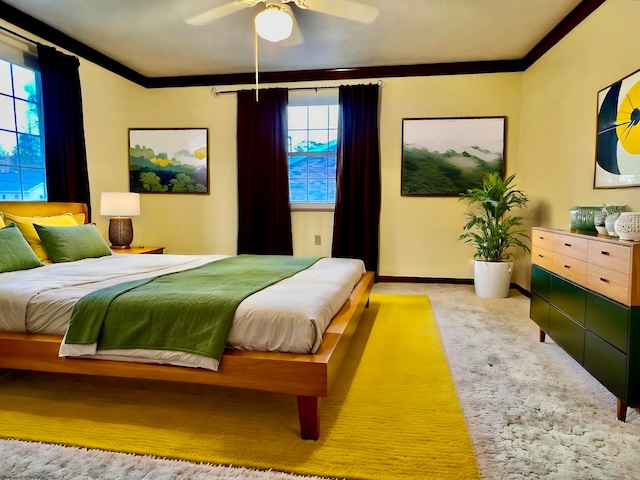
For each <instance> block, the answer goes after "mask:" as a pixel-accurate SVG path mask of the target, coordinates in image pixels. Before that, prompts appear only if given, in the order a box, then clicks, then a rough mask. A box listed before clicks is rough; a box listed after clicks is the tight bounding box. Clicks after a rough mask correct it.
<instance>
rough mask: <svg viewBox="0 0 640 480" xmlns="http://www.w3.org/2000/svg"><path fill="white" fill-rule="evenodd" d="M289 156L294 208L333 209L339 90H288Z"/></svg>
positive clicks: (290, 194) (291, 198) (290, 193)
mask: <svg viewBox="0 0 640 480" xmlns="http://www.w3.org/2000/svg"><path fill="white" fill-rule="evenodd" d="M287 114H288V159H289V199H290V201H291V208H292V209H294V210H296V209H332V208H333V207H334V205H335V200H336V150H337V143H338V94H337V89H336V90H335V91H333V90H330V91H323V92H322V94H318V93H315V94H314V93H309V92H308V91H304V92H302V91H300V92H296V91H291V92H289V106H288V110H287Z"/></svg>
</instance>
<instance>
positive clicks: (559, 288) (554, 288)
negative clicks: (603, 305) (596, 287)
mask: <svg viewBox="0 0 640 480" xmlns="http://www.w3.org/2000/svg"><path fill="white" fill-rule="evenodd" d="M586 296H587V291H586V290H585V289H584V288H582V287H580V286H578V285H576V284H575V283H571V282H567V281H566V280H565V279H563V278H560V277H558V276H557V275H552V276H551V291H550V292H549V303H550V304H552V305H554V306H555V307H557V309H558V310H562V311H563V312H564V313H566V314H567V315H568V316H569V317H571V318H572V319H573V320H575V321H576V322H578V323H579V324H581V325H584V313H585V304H586V302H585V299H586Z"/></svg>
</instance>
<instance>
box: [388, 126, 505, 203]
mask: <svg viewBox="0 0 640 480" xmlns="http://www.w3.org/2000/svg"><path fill="white" fill-rule="evenodd" d="M505 133H506V117H460V118H404V119H403V120H402V172H401V187H400V190H401V195H403V196H459V195H461V194H463V193H466V191H467V190H468V189H470V188H476V187H479V186H481V185H482V179H483V177H484V176H485V175H486V174H488V173H494V172H498V173H500V174H501V175H503V176H504V155H505Z"/></svg>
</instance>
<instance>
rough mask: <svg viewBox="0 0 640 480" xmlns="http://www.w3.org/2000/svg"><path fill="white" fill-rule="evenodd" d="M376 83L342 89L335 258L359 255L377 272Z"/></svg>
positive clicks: (379, 188) (368, 268) (377, 172)
mask: <svg viewBox="0 0 640 480" xmlns="http://www.w3.org/2000/svg"><path fill="white" fill-rule="evenodd" d="M378 98H379V86H378V85H350V86H341V87H340V90H339V103H340V110H339V117H338V154H337V159H336V206H335V213H334V225H333V246H332V251H331V255H332V256H333V257H350V258H360V259H362V260H363V261H364V263H365V266H366V268H367V270H369V271H372V272H375V274H376V277H377V275H378V256H379V229H380V204H381V181H380V142H379V133H378V131H379V128H378Z"/></svg>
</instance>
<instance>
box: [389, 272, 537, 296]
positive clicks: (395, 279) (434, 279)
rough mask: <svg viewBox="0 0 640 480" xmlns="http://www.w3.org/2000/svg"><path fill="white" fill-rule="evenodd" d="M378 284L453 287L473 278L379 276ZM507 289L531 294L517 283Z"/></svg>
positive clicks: (468, 282) (466, 283) (466, 282)
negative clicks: (423, 284)
mask: <svg viewBox="0 0 640 480" xmlns="http://www.w3.org/2000/svg"><path fill="white" fill-rule="evenodd" d="M377 281H378V282H389V283H394V282H395V283H449V284H455V285H473V278H444V277H392V276H386V275H379V276H378V280H377ZM509 288H513V289H515V290H518V292H520V293H521V294H522V295H524V296H525V297H528V298H531V292H529V290H527V289H526V288H524V287H521V286H520V285H518V284H517V283H511V284H510V285H509Z"/></svg>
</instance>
